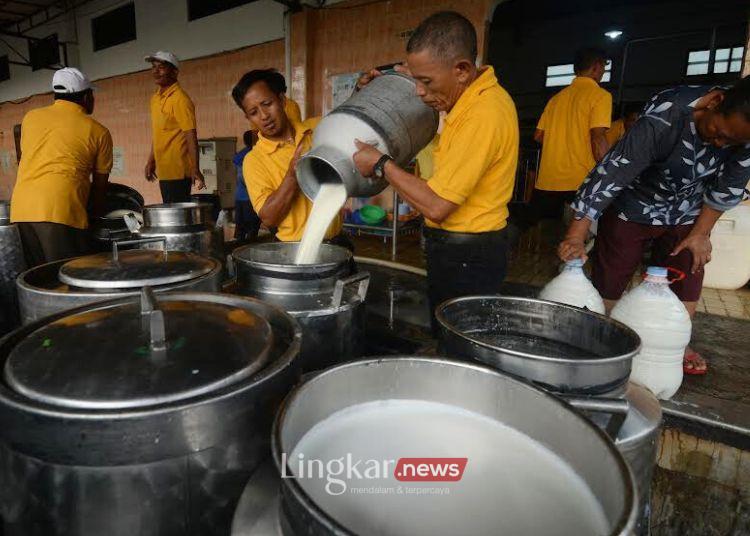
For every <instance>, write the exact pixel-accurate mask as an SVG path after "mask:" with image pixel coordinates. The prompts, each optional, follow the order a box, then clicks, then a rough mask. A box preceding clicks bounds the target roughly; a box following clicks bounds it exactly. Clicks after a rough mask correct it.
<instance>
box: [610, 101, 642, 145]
mask: <svg viewBox="0 0 750 536" xmlns="http://www.w3.org/2000/svg"><path fill="white" fill-rule="evenodd" d="M641 110H643V103H642V102H629V103H627V104H626V105H625V107H624V109H623V111H622V117H620V119H617V120H616V121H612V126H611V127H609V130H608V131H607V144H608V145H609V146H610V147H614V145H615V144H616V143H617V142H618V141H620V140H621V139H622V137H623V136H624V135H625V133H626V132H627V131H628V130H630V129H631V128H632V127H633V125H634V124H635V122H636V121H638V118H639V117H640V116H641Z"/></svg>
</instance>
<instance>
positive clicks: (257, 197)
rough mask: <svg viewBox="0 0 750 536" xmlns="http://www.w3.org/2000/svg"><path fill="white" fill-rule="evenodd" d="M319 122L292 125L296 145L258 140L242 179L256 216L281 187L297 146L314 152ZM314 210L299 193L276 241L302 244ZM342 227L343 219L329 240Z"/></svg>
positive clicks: (338, 220) (330, 232)
mask: <svg viewBox="0 0 750 536" xmlns="http://www.w3.org/2000/svg"><path fill="white" fill-rule="evenodd" d="M319 122H320V118H319V117H314V118H310V119H308V120H306V121H303V122H302V123H299V122H297V121H292V126H293V127H294V132H295V135H294V144H292V143H284V142H279V141H273V140H269V139H268V138H265V137H264V136H263V135H262V134H260V135H259V136H258V142H257V143H256V144H255V146H254V147H253V149H252V150H251V151H250V152H249V153H247V155H246V156H245V159H244V160H243V161H242V175H243V177H244V179H245V185H246V186H247V191H248V193H249V194H250V202H251V203H252V205H253V208H254V209H255V212H257V213H260V211H261V209H262V208H263V205H264V204H265V203H266V200H268V198H269V197H270V196H271V195H272V194H273V193H274V192H275V191H276V190H278V189H279V186H281V183H282V182H283V180H284V177H285V176H286V172H287V170H288V169H289V164H290V163H291V161H292V158H293V157H294V151H295V150H296V148H297V145H298V144H300V143H302V147H303V149H302V150H303V153H304V152H307V151H308V150H310V145H311V144H312V131H313V129H314V128H315V127H316V126H317V125H318V123H319ZM311 210H312V201H310V200H309V199H308V198H307V197H306V196H305V194H303V193H302V191H301V190H300V191H298V192H297V195H296V197H295V198H294V201H292V206H291V208H290V209H289V212H288V213H287V215H286V217H285V218H284V219H283V220H282V221H281V223H280V224H279V226H278V228H277V231H276V238H278V239H279V240H281V241H282V242H296V241H299V240H300V239H301V238H302V233H303V232H304V230H305V225H306V224H307V219H308V218H309V217H310V211H311ZM341 226H342V220H341V216H340V215H339V216H337V217H336V219H335V220H334V221H333V222H332V223H331V226H330V227H329V228H328V232H327V233H326V238H331V237H333V236H336V235H337V234H339V233H340V232H341Z"/></svg>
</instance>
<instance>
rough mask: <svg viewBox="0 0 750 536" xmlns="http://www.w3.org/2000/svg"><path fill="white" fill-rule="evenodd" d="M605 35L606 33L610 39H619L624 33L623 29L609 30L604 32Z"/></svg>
mask: <svg viewBox="0 0 750 536" xmlns="http://www.w3.org/2000/svg"><path fill="white" fill-rule="evenodd" d="M604 35H606V36H607V37H609V38H610V39H617V38H618V37H620V36H621V35H622V30H610V31H608V32H604Z"/></svg>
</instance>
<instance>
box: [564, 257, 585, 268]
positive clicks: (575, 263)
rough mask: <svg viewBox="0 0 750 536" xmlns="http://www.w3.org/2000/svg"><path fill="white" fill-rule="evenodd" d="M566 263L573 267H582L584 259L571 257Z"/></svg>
mask: <svg viewBox="0 0 750 536" xmlns="http://www.w3.org/2000/svg"><path fill="white" fill-rule="evenodd" d="M565 265H566V266H570V267H573V268H582V267H583V259H571V260H569V261H565Z"/></svg>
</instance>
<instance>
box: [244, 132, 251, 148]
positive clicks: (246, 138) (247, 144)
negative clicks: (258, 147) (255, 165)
mask: <svg viewBox="0 0 750 536" xmlns="http://www.w3.org/2000/svg"><path fill="white" fill-rule="evenodd" d="M242 141H243V143H244V144H245V147H251V148H252V146H253V131H252V130H246V131H245V133H244V134H243V135H242Z"/></svg>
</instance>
